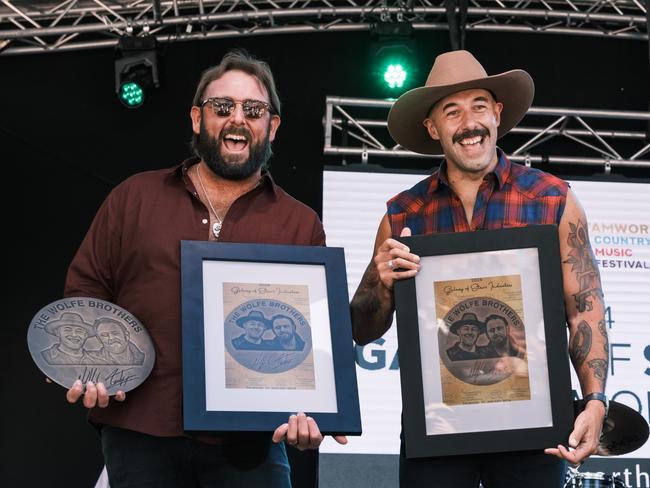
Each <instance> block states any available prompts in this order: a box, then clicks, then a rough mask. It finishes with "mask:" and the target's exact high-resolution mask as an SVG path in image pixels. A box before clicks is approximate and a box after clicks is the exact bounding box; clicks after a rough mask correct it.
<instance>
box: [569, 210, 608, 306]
mask: <svg viewBox="0 0 650 488" xmlns="http://www.w3.org/2000/svg"><path fill="white" fill-rule="evenodd" d="M569 227H570V229H571V231H570V232H569V237H568V239H567V243H568V244H569V247H570V248H571V251H569V257H568V259H566V260H565V261H564V263H565V264H570V265H571V271H572V272H574V273H575V277H576V280H577V281H578V285H579V290H578V292H577V293H575V294H574V295H573V299H574V300H575V304H576V307H577V309H578V312H585V311H589V310H592V308H593V303H592V298H593V297H595V298H596V299H599V298H601V293H602V292H601V289H600V275H599V273H598V267H597V266H596V261H595V259H594V255H593V253H592V251H591V246H590V245H589V234H588V231H587V225H586V222H582V221H581V220H578V222H577V223H573V222H569Z"/></svg>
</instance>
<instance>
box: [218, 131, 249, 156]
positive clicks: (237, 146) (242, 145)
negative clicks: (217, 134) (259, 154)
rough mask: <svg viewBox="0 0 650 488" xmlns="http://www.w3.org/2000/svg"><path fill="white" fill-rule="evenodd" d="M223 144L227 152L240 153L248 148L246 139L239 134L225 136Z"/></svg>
mask: <svg viewBox="0 0 650 488" xmlns="http://www.w3.org/2000/svg"><path fill="white" fill-rule="evenodd" d="M223 142H224V145H225V146H226V149H228V151H232V152H241V151H243V150H244V149H246V148H247V147H248V138H247V137H246V136H244V135H241V134H226V135H225V136H223Z"/></svg>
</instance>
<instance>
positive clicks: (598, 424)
mask: <svg viewBox="0 0 650 488" xmlns="http://www.w3.org/2000/svg"><path fill="white" fill-rule="evenodd" d="M604 420H605V407H604V405H603V404H602V403H601V402H600V401H597V400H592V401H590V402H587V405H586V407H585V409H584V410H583V411H582V412H581V413H580V415H578V417H577V418H576V421H575V423H574V424H573V432H571V434H570V435H569V447H570V448H573V450H572V451H570V450H569V449H567V448H566V447H564V446H562V445H559V446H557V448H549V449H545V450H544V452H545V453H546V454H552V455H553V456H557V457H559V458H560V459H566V460H567V461H568V462H569V463H571V464H573V465H574V466H575V465H579V464H580V463H582V462H583V461H585V460H586V459H587V458H588V457H589V456H591V455H592V454H594V453H595V452H596V451H597V449H598V441H599V440H600V432H601V430H602V428H603V421H604Z"/></svg>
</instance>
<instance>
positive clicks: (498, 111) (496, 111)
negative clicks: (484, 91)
mask: <svg viewBox="0 0 650 488" xmlns="http://www.w3.org/2000/svg"><path fill="white" fill-rule="evenodd" d="M502 110H503V104H502V103H501V102H495V104H494V119H495V120H496V123H497V127H499V125H500V124H501V111H502Z"/></svg>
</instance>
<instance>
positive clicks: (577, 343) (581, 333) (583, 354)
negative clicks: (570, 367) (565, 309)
mask: <svg viewBox="0 0 650 488" xmlns="http://www.w3.org/2000/svg"><path fill="white" fill-rule="evenodd" d="M590 350H591V327H589V324H588V323H587V322H585V321H584V320H583V321H582V322H580V323H579V324H578V330H577V331H576V333H575V335H574V336H573V339H571V347H569V353H570V354H571V357H572V358H573V363H574V365H575V367H576V369H578V368H579V367H580V366H581V365H582V363H584V362H585V359H586V358H587V355H588V354H589V351H590Z"/></svg>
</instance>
